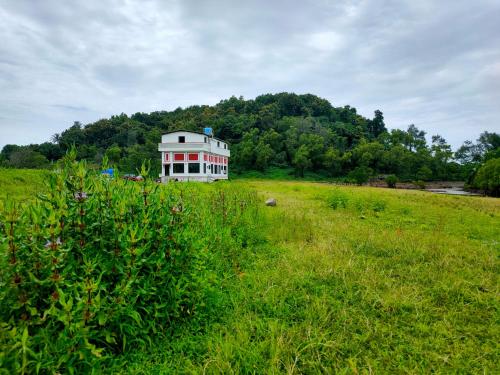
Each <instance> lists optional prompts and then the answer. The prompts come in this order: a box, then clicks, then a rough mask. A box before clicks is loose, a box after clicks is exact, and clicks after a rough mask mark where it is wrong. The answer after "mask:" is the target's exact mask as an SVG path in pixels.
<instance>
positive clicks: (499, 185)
mask: <svg viewBox="0 0 500 375" xmlns="http://www.w3.org/2000/svg"><path fill="white" fill-rule="evenodd" d="M473 186H474V187H476V188H478V189H481V190H483V191H484V192H485V193H486V194H489V195H493V196H495V197H498V196H500V158H495V159H490V160H488V161H487V162H486V163H484V164H483V165H482V166H481V167H480V168H479V169H478V171H477V173H476V176H475V177H474V181H473Z"/></svg>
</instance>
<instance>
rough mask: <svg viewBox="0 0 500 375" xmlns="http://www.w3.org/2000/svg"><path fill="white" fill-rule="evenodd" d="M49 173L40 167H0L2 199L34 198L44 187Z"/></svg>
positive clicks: (0, 196) (0, 192)
mask: <svg viewBox="0 0 500 375" xmlns="http://www.w3.org/2000/svg"><path fill="white" fill-rule="evenodd" d="M48 173H49V172H48V171H46V170H40V169H22V170H19V169H9V168H0V199H16V200H24V199H32V198H33V197H34V196H35V195H36V193H38V192H40V191H42V190H43V189H44V180H45V179H46V176H47V174H48Z"/></svg>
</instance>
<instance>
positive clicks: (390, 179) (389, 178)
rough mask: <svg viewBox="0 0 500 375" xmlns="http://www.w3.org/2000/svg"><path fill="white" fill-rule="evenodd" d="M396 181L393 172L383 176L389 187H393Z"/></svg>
mask: <svg viewBox="0 0 500 375" xmlns="http://www.w3.org/2000/svg"><path fill="white" fill-rule="evenodd" d="M397 182H398V178H397V177H396V176H395V175H393V174H391V175H389V176H387V177H386V178H385V183H386V184H387V186H388V187H390V188H395V187H396V183H397Z"/></svg>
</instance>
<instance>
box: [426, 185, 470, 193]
mask: <svg viewBox="0 0 500 375" xmlns="http://www.w3.org/2000/svg"><path fill="white" fill-rule="evenodd" d="M425 191H430V192H431V193H436V194H448V195H479V194H476V193H470V192H468V191H465V190H464V189H463V188H461V187H451V188H441V189H425Z"/></svg>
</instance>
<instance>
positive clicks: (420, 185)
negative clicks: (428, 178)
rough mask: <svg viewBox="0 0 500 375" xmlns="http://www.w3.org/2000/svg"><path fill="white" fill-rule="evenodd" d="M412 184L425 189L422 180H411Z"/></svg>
mask: <svg viewBox="0 0 500 375" xmlns="http://www.w3.org/2000/svg"><path fill="white" fill-rule="evenodd" d="M413 184H414V185H415V186H417V187H418V188H419V189H425V186H426V184H425V181H422V180H417V181H413Z"/></svg>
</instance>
